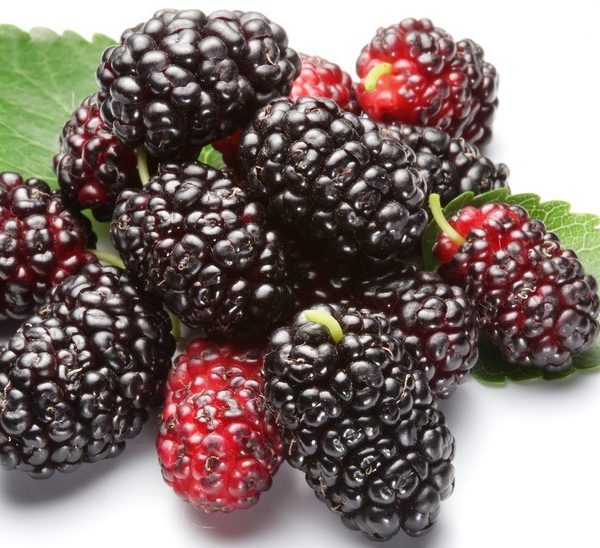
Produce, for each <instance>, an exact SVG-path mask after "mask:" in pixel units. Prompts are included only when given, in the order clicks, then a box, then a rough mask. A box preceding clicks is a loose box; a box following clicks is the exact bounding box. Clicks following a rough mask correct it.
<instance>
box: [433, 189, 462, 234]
mask: <svg viewBox="0 0 600 548" xmlns="http://www.w3.org/2000/svg"><path fill="white" fill-rule="evenodd" d="M429 209H430V210H431V215H432V216H433V219H434V221H435V222H436V223H437V225H438V226H439V227H440V230H441V231H442V232H443V233H444V234H446V236H448V238H450V239H451V240H452V241H453V242H454V243H456V244H458V245H462V244H464V243H465V239H464V238H463V237H462V236H461V235H460V234H459V233H458V232H457V231H456V229H455V228H454V227H453V226H452V225H451V224H450V223H449V222H448V219H446V217H444V212H443V211H442V203H441V201H440V195H439V194H430V195H429Z"/></svg>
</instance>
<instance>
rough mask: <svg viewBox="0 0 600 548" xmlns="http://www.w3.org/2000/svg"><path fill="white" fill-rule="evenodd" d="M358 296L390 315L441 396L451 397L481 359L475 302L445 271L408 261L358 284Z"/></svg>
mask: <svg viewBox="0 0 600 548" xmlns="http://www.w3.org/2000/svg"><path fill="white" fill-rule="evenodd" d="M354 300H355V302H361V303H362V304H364V306H367V307H368V308H370V309H371V310H374V311H377V312H385V313H386V314H387V315H388V316H389V317H390V323H391V325H392V326H393V328H394V335H395V336H396V337H397V338H398V339H400V340H401V341H403V342H404V345H405V347H406V351H407V352H408V353H409V354H410V355H411V356H412V358H413V360H414V362H415V368H416V369H418V370H420V371H424V372H425V373H426V375H427V378H428V379H429V386H430V388H431V390H432V392H433V393H434V394H435V395H436V396H437V397H439V398H447V397H449V396H450V395H451V394H452V393H453V392H454V390H455V389H456V388H457V387H458V385H459V384H460V383H462V382H464V381H465V380H466V378H467V377H468V375H469V373H470V371H471V369H472V368H473V367H474V366H475V364H476V363H477V358H478V356H479V352H478V344H479V323H478V319H477V314H476V309H475V306H474V305H473V304H472V303H471V302H470V301H469V299H468V298H467V296H466V294H465V291H464V289H463V288H462V287H459V286H457V285H449V284H447V283H446V282H444V280H443V279H442V278H441V276H440V275H439V274H437V273H435V272H425V271H422V270H420V269H419V268H418V267H417V266H416V265H414V264H410V265H406V266H405V267H403V268H398V269H396V270H395V271H394V272H392V273H389V274H386V275H384V276H381V277H379V278H376V279H372V280H368V281H366V282H363V283H361V284H358V286H357V288H356V290H355V294H354Z"/></svg>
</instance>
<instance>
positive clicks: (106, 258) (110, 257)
mask: <svg viewBox="0 0 600 548" xmlns="http://www.w3.org/2000/svg"><path fill="white" fill-rule="evenodd" d="M88 251H89V252H90V253H93V254H94V255H96V257H97V258H98V260H99V261H102V262H103V263H107V264H109V265H112V266H116V267H117V268H122V269H123V270H125V264H124V263H123V261H122V260H121V258H120V257H118V256H117V255H115V254H114V253H110V252H108V251H102V250H100V249H88Z"/></svg>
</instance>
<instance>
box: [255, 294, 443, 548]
mask: <svg viewBox="0 0 600 548" xmlns="http://www.w3.org/2000/svg"><path fill="white" fill-rule="evenodd" d="M313 310H319V311H321V312H322V313H326V314H329V315H330V316H333V317H334V318H335V320H336V321H337V322H338V324H339V326H340V327H341V330H342V334H341V337H340V339H339V340H335V339H334V338H333V335H332V333H331V332H330V331H329V329H328V328H326V327H325V326H324V325H322V324H320V323H315V322H312V321H308V320H307V318H306V316H305V315H304V313H301V314H299V315H298V316H297V317H296V319H295V321H294V323H293V324H292V325H290V326H287V327H284V328H280V329H278V330H277V331H275V333H274V334H273V336H272V337H271V341H270V345H269V350H268V352H267V355H266V357H265V364H264V375H265V388H264V392H265V397H266V400H267V405H268V406H269V408H270V409H271V411H272V412H273V414H274V415H275V417H276V419H277V422H278V424H279V425H280V428H281V432H282V435H283V439H284V442H285V444H286V454H287V460H288V462H289V463H290V464H291V465H292V466H293V467H295V468H298V469H300V470H302V471H303V472H304V473H305V475H306V480H307V482H308V484H309V485H310V486H311V487H312V488H313V490H314V492H315V494H316V496H317V497H318V498H319V499H321V500H322V501H323V502H325V503H326V504H327V506H328V507H329V509H330V510H332V511H333V512H336V513H337V514H339V515H340V516H341V518H342V520H343V522H344V523H345V524H346V525H347V526H348V527H350V528H352V529H356V530H360V531H362V532H363V533H364V534H365V535H367V536H368V537H369V538H371V539H374V540H386V539H389V538H391V537H392V536H394V535H395V534H396V533H398V532H399V531H400V530H401V529H403V530H404V531H405V532H406V533H408V534H410V535H413V536H418V535H421V534H423V533H425V532H426V531H427V530H429V529H430V528H431V527H432V525H433V524H434V522H435V520H436V518H437V516H438V514H439V511H440V503H441V501H442V500H444V499H446V498H447V497H448V496H449V495H450V494H451V493H452V490H453V487H454V469H453V466H452V458H453V454H454V438H453V437H452V434H451V433H450V431H449V430H448V428H447V427H446V424H445V419H444V416H443V414H442V413H441V412H440V411H439V410H438V409H437V408H436V403H435V398H434V397H433V395H432V393H431V391H430V390H429V386H428V382H427V378H426V376H425V374H424V373H422V372H418V371H411V369H412V364H411V361H412V359H411V358H410V356H409V355H408V354H407V353H406V352H405V351H404V348H403V345H402V343H401V342H400V340H398V339H396V338H395V337H394V336H393V335H392V328H391V326H390V322H389V319H388V318H387V317H386V316H385V315H382V314H374V313H371V312H369V311H368V310H366V309H352V308H346V307H344V306H341V305H320V306H317V307H313Z"/></svg>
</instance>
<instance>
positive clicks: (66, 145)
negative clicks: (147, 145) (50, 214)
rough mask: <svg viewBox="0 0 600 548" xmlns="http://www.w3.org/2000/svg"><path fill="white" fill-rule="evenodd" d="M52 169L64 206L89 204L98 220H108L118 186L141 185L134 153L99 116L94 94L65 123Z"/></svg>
mask: <svg viewBox="0 0 600 548" xmlns="http://www.w3.org/2000/svg"><path fill="white" fill-rule="evenodd" d="M54 170H55V171H56V176H57V178H58V184H59V186H60V190H61V194H62V197H63V200H64V202H65V203H66V204H67V205H68V207H69V208H70V209H74V210H82V209H88V208H89V209H91V210H92V212H93V214H94V217H96V219H98V220H99V221H108V220H110V218H111V216H112V213H113V210H114V208H115V202H116V200H117V198H118V196H119V193H120V192H121V191H122V190H124V189H125V188H135V187H141V186H142V183H141V181H140V177H139V175H138V170H137V156H136V153H135V151H134V150H131V149H128V148H126V147H125V146H124V145H123V144H121V142H120V141H119V140H118V139H117V138H116V137H115V135H114V134H113V132H112V131H111V129H110V128H109V127H108V126H107V125H106V123H105V122H104V120H103V119H102V116H101V115H100V109H99V106H98V96H97V94H95V95H90V96H89V97H86V98H85V99H84V100H83V102H82V103H81V105H80V106H79V107H78V108H77V110H75V112H74V113H73V116H72V117H71V119H70V120H69V121H68V122H67V123H66V124H65V127H64V128H63V131H62V135H61V138H60V151H59V153H58V154H57V155H56V156H55V157H54Z"/></svg>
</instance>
